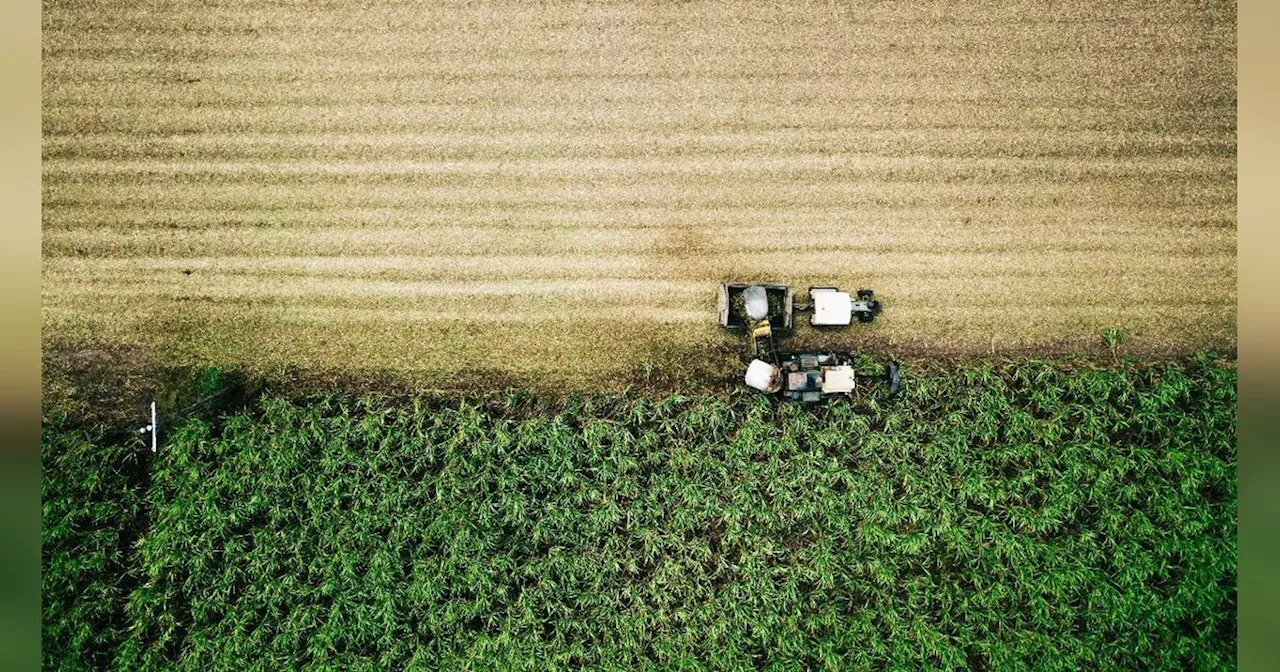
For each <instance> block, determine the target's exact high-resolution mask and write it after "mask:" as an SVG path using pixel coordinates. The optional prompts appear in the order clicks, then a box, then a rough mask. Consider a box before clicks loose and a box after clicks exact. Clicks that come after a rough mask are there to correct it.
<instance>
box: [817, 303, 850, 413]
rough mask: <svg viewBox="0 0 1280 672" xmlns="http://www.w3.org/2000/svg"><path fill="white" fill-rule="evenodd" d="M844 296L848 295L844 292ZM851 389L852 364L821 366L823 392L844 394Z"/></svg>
mask: <svg viewBox="0 0 1280 672" xmlns="http://www.w3.org/2000/svg"><path fill="white" fill-rule="evenodd" d="M846 296H848V295H847V294H846ZM852 391H853V367H852V366H824V367H822V392H823V393H824V394H845V393H848V392H852Z"/></svg>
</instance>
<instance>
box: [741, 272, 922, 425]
mask: <svg viewBox="0 0 1280 672" xmlns="http://www.w3.org/2000/svg"><path fill="white" fill-rule="evenodd" d="M855 297H856V298H855ZM807 298H808V301H807V302H804V303H797V302H796V301H795V296H794V294H793V292H792V290H791V288H790V287H788V286H786V285H776V284H744V283H723V284H721V285H720V296H719V306H718V308H719V315H720V326H722V327H724V328H726V329H730V330H734V331H745V332H747V333H748V334H749V335H750V337H751V348H752V356H753V358H752V360H751V363H750V364H749V365H748V366H747V373H746V376H745V379H744V381H745V382H746V384H747V386H748V387H751V388H753V389H756V390H759V391H761V392H765V393H768V394H780V395H781V396H782V397H783V398H786V399H791V400H795V401H800V402H804V403H815V402H819V401H822V400H823V399H825V398H827V397H830V396H835V395H843V396H846V397H852V396H853V390H854V383H855V381H854V378H855V376H854V360H855V358H854V355H853V354H851V353H847V352H835V351H832V352H795V353H780V352H778V350H777V347H776V343H775V340H774V334H775V333H777V334H786V333H790V332H791V331H792V329H793V328H794V321H795V316H794V314H795V313H797V312H807V313H810V315H809V325H810V326H811V327H815V328H818V329H826V328H832V327H845V326H848V325H850V324H852V323H853V321H854V320H857V321H858V322H860V323H863V324H868V323H871V322H874V321H875V319H876V316H877V315H879V314H880V311H881V304H880V301H879V300H878V299H876V298H875V292H874V291H873V290H870V289H860V290H858V291H857V292H856V293H855V294H850V293H849V292H843V291H840V289H839V288H837V287H810V288H809V293H808V297H807ZM885 382H886V383H887V384H888V385H889V394H890V395H891V396H892V395H896V394H897V393H898V391H899V389H900V388H901V381H900V378H899V376H898V363H897V362H893V361H890V362H889V363H888V365H887V366H886V373H885Z"/></svg>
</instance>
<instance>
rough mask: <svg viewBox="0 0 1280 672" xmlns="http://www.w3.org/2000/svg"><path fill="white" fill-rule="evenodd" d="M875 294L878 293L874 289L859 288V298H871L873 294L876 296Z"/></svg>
mask: <svg viewBox="0 0 1280 672" xmlns="http://www.w3.org/2000/svg"><path fill="white" fill-rule="evenodd" d="M875 295H876V293H875V290H872V289H859V290H858V298H859V299H861V300H866V299H869V298H871V297H873V296H875Z"/></svg>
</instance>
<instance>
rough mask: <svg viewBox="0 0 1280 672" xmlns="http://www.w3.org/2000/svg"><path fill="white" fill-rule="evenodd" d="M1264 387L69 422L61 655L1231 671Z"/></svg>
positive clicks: (55, 581)
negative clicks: (141, 429) (810, 403)
mask: <svg viewBox="0 0 1280 672" xmlns="http://www.w3.org/2000/svg"><path fill="white" fill-rule="evenodd" d="M1235 383H1236V373H1235V369H1234V366H1233V365H1232V364H1222V363H1215V362H1213V361H1211V360H1209V359H1208V358H1199V359H1194V360H1189V361H1186V362H1182V363H1177V364H1160V365H1146V364H1137V363H1133V362H1120V363H1117V364H1115V365H1113V366H1110V367H1093V366H1067V365H1064V364H1062V363H1053V362H1041V361H1032V362H1021V363H1016V364H1012V363H1011V364H989V365H975V366H972V367H970V368H963V369H956V370H951V371H947V372H939V373H930V374H927V375H923V374H920V375H911V374H910V373H908V377H907V385H908V388H907V389H908V392H907V393H906V394H905V396H903V397H902V398H900V399H898V400H896V401H887V400H884V399H882V398H881V397H880V396H878V395H871V396H869V397H868V398H867V399H866V400H864V401H863V403H861V404H858V405H853V404H850V403H845V402H836V403H831V404H829V405H826V406H822V407H818V408H808V407H800V406H795V405H784V404H777V403H775V402H773V401H771V400H769V399H767V398H764V397H758V396H750V395H746V394H743V395H733V396H730V397H727V398H724V397H669V398H666V399H661V400H653V399H647V398H637V397H626V396H624V397H610V398H606V397H598V398H597V397H587V398H580V397H572V398H567V399H555V400H548V399H545V398H533V397H529V396H527V395H519V394H512V395H509V396H506V397H500V398H499V397H495V398H479V397H472V398H458V397H453V398H448V397H439V396H429V395H424V396H420V397H417V398H414V399H410V400H407V401H406V400H398V401H393V400H391V399H388V398H380V397H369V396H365V397H358V398H357V397H351V396H345V395H341V394H335V395H332V396H325V397H310V398H305V399H294V400H286V399H281V398H272V397H268V398H264V399H262V400H260V402H259V403H258V404H257V405H256V406H255V407H253V408H251V409H250V410H247V411H241V412H236V413H234V414H230V415H226V416H223V417H218V418H216V419H204V420H200V419H191V420H188V421H185V422H183V423H182V424H180V425H179V426H176V427H174V428H172V429H171V430H170V431H169V432H168V434H167V435H166V436H165V438H164V441H163V443H162V445H161V450H160V452H159V454H158V455H157V456H156V457H154V458H152V457H151V456H150V454H149V453H144V452H142V451H141V443H140V441H138V440H137V439H125V438H121V437H118V438H117V439H116V440H114V441H111V440H108V439H107V437H106V435H104V434H102V433H101V432H97V431H87V430H83V429H72V428H70V424H69V423H68V422H66V421H64V420H61V419H56V418H52V419H49V420H47V421H46V425H45V427H44V432H43V435H44V442H43V443H44V445H43V450H44V460H45V462H44V464H45V480H44V550H43V561H44V578H43V581H44V618H45V620H44V635H45V637H44V661H45V666H46V667H47V668H49V669H104V668H119V669H187V670H210V669H236V668H239V667H242V666H247V667H249V668H254V669H258V668H260V669H299V668H303V667H323V668H329V669H343V670H349V669H370V670H374V669H377V670H382V669H404V668H424V669H436V668H453V669H459V668H462V669H566V668H585V669H634V668H637V667H645V666H648V667H652V668H655V669H670V668H714V669H755V668H758V667H768V668H770V669H803V668H808V669H811V668H815V667H826V668H829V669H836V668H842V669H866V668H884V667H891V668H898V669H926V668H939V669H955V668H978V669H983V668H985V669H1063V670H1076V669H1114V668H1122V669H1177V670H1186V669H1212V668H1224V667H1232V666H1233V665H1234V652H1235V642H1236V635H1235V623H1236V616H1235V599H1236V597H1235V596H1236V506H1237V505H1236V476H1235V469H1236V448H1235V426H1236V419H1235V408H1236V392H1235Z"/></svg>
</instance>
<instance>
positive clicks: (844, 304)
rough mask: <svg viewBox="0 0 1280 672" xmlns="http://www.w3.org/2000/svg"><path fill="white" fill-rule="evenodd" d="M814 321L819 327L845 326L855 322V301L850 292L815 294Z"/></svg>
mask: <svg viewBox="0 0 1280 672" xmlns="http://www.w3.org/2000/svg"><path fill="white" fill-rule="evenodd" d="M812 296H813V319H812V320H810V324H813V325H815V326H819V327H834V326H845V325H847V324H849V323H850V322H851V321H853V299H852V298H850V297H849V292H818V291H815V292H814V293H813V295H812Z"/></svg>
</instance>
